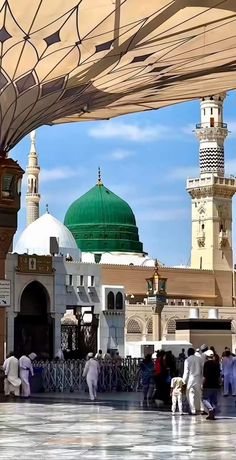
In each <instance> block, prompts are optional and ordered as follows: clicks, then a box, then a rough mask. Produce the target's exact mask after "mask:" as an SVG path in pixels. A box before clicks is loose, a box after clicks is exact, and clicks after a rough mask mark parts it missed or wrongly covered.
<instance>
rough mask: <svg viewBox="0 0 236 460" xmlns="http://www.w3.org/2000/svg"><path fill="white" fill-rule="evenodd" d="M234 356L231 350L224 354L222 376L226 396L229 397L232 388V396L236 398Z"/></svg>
mask: <svg viewBox="0 0 236 460" xmlns="http://www.w3.org/2000/svg"><path fill="white" fill-rule="evenodd" d="M233 359H234V358H233V356H232V355H231V352H230V351H229V350H226V351H225V353H224V357H223V359H222V375H223V377H224V396H228V395H229V388H230V387H231V391H232V396H236V394H235V386H234V383H233V367H234V361H233Z"/></svg>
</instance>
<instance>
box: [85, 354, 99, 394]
mask: <svg viewBox="0 0 236 460" xmlns="http://www.w3.org/2000/svg"><path fill="white" fill-rule="evenodd" d="M99 370H100V367H99V363H98V361H97V359H95V358H94V357H93V353H88V361H87V362H86V364H85V368H84V372H83V377H86V381H87V385H88V389H89V397H90V399H91V401H94V400H95V399H96V398H97V385H98V376H99Z"/></svg>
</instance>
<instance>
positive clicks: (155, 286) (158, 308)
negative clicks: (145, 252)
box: [146, 260, 167, 340]
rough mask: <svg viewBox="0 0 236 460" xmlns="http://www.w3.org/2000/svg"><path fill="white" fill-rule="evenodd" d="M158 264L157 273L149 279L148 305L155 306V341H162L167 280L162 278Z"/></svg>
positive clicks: (153, 308)
mask: <svg viewBox="0 0 236 460" xmlns="http://www.w3.org/2000/svg"><path fill="white" fill-rule="evenodd" d="M158 268H159V265H158V262H157V260H156V262H155V271H154V274H153V276H152V277H151V278H147V279H146V281H147V286H148V290H147V294H148V303H151V304H153V306H152V310H153V340H161V338H162V332H161V312H162V310H163V308H164V305H165V303H166V297H167V294H166V282H167V278H164V277H163V276H160V274H159V272H158Z"/></svg>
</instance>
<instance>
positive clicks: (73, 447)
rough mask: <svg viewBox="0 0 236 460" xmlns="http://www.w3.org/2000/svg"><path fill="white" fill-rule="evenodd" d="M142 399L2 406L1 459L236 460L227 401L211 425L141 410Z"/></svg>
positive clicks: (58, 399) (68, 398)
mask: <svg viewBox="0 0 236 460" xmlns="http://www.w3.org/2000/svg"><path fill="white" fill-rule="evenodd" d="M140 397H141V395H140V394H137V393H136V394H132V393H131V394H129V393H127V394H114V395H113V394H111V395H109V394H105V395H104V394H103V395H100V400H99V401H97V402H96V403H94V404H91V403H89V402H88V401H87V400H86V399H85V396H83V398H84V399H81V398H80V397H78V396H76V395H73V394H71V395H63V394H58V395H57V394H49V395H47V394H44V395H40V396H36V397H33V398H32V399H31V401H19V402H14V401H13V402H4V401H3V402H2V403H1V405H0V432H1V436H0V458H1V459H22V460H23V459H25V460H27V459H32V458H34V457H35V458H37V460H41V459H42V460H43V459H44V460H45V459H58V458H61V459H63V460H72V459H78V458H81V459H84V460H86V459H94V460H96V459H99V460H113V459H114V460H121V459H122V460H146V459H149V460H152V459H158V460H162V459H167V458H168V459H169V460H185V459H186V460H187V459H198V460H200V459H208V460H211V459H217V460H218V459H225V458H227V459H228V460H229V459H236V423H235V421H236V409H235V402H234V399H233V398H231V397H229V398H227V399H226V398H225V399H224V400H223V401H222V404H221V412H220V414H219V416H218V418H217V420H216V421H215V422H208V421H206V420H205V416H196V417H190V416H188V415H184V416H182V417H180V416H179V415H176V416H175V417H173V416H171V414H170V413H169V412H165V411H159V410H157V409H156V408H155V407H143V406H142V403H141V401H140Z"/></svg>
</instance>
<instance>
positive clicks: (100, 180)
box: [98, 166, 102, 185]
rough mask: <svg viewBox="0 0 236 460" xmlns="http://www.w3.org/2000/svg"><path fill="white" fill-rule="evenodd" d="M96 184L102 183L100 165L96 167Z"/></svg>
mask: <svg viewBox="0 0 236 460" xmlns="http://www.w3.org/2000/svg"><path fill="white" fill-rule="evenodd" d="M98 185H102V175H101V168H100V166H99V167H98Z"/></svg>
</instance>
